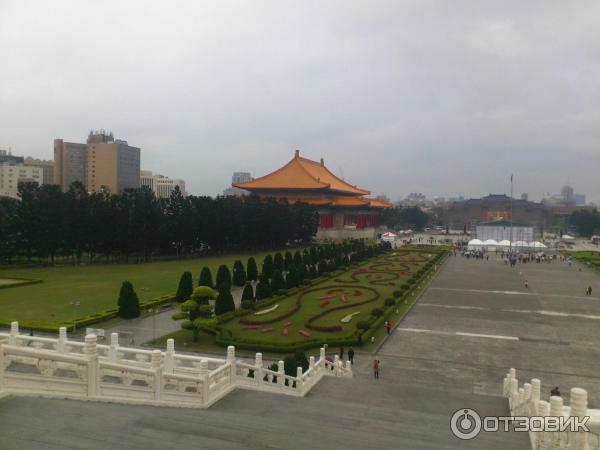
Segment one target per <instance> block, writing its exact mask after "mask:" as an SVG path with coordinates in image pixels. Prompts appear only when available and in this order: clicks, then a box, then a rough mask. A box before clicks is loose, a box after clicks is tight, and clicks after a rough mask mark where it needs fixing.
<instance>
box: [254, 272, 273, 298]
mask: <svg viewBox="0 0 600 450" xmlns="http://www.w3.org/2000/svg"><path fill="white" fill-rule="evenodd" d="M270 296H271V285H270V284H269V278H268V277H267V275H266V274H264V273H262V274H261V275H260V278H259V280H258V284H257V285H256V300H262V299H263V298H267V297H270Z"/></svg>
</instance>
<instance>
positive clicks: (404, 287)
mask: <svg viewBox="0 0 600 450" xmlns="http://www.w3.org/2000/svg"><path fill="white" fill-rule="evenodd" d="M400 289H402V290H403V291H408V290H409V289H410V286H409V285H408V284H406V283H405V284H403V285H402V286H400Z"/></svg>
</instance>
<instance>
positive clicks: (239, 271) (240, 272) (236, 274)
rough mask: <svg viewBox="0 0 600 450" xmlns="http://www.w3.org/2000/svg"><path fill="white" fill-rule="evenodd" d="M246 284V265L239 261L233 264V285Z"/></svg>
mask: <svg viewBox="0 0 600 450" xmlns="http://www.w3.org/2000/svg"><path fill="white" fill-rule="evenodd" d="M245 284H246V271H245V270H244V265H243V264H242V262H241V261H240V260H239V259H238V260H236V261H235V263H233V285H234V286H244V285H245Z"/></svg>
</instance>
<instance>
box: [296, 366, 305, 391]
mask: <svg viewBox="0 0 600 450" xmlns="http://www.w3.org/2000/svg"><path fill="white" fill-rule="evenodd" d="M296 378H297V380H296V389H297V390H298V392H302V387H303V386H304V382H303V381H302V367H296Z"/></svg>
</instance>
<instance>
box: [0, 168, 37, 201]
mask: <svg viewBox="0 0 600 450" xmlns="http://www.w3.org/2000/svg"><path fill="white" fill-rule="evenodd" d="M43 179H44V169H43V168H42V167H37V166H26V165H25V164H10V163H3V164H0V196H4V197H12V198H19V196H18V195H17V194H18V187H19V182H35V183H37V184H42V182H43Z"/></svg>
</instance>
